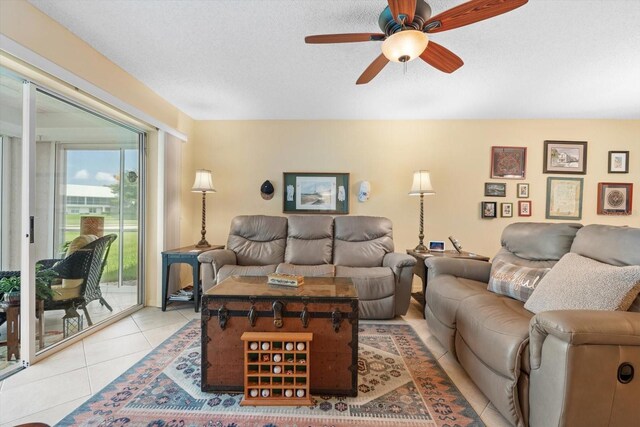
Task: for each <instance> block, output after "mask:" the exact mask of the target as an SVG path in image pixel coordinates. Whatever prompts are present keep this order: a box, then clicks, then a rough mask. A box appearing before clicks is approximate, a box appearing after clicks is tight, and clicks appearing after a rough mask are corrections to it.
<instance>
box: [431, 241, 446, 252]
mask: <svg viewBox="0 0 640 427" xmlns="http://www.w3.org/2000/svg"><path fill="white" fill-rule="evenodd" d="M429 252H444V242H443V241H442V240H429Z"/></svg>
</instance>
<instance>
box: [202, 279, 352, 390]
mask: <svg viewBox="0 0 640 427" xmlns="http://www.w3.org/2000/svg"><path fill="white" fill-rule="evenodd" d="M245 332H310V333H312V334H313V341H312V342H311V349H310V351H311V359H312V360H313V369H312V370H311V372H310V379H309V382H310V387H311V392H312V393H314V394H324V395H326V394H330V395H347V396H356V395H357V393H358V390H357V386H358V293H357V291H356V288H355V286H354V285H353V282H352V281H351V279H350V278H345V277H305V278H304V284H303V285H301V286H299V287H297V288H288V287H284V286H272V285H268V284H267V278H266V277H242V276H232V277H229V278H227V279H226V280H224V281H222V282H221V283H219V284H218V285H216V286H214V287H213V288H211V289H209V290H208V291H207V292H205V293H204V295H203V296H202V381H201V388H202V390H203V391H214V392H234V391H235V392H239V391H242V390H243V388H244V381H243V358H244V353H243V342H242V340H241V336H242V334H243V333H245Z"/></svg>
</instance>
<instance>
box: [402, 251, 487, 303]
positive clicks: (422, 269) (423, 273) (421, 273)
mask: <svg viewBox="0 0 640 427" xmlns="http://www.w3.org/2000/svg"><path fill="white" fill-rule="evenodd" d="M407 254H409V255H411V256H412V257H414V258H415V259H416V260H417V261H418V262H416V265H415V267H413V274H415V275H416V276H418V277H420V279H422V297H423V301H422V302H423V305H424V296H425V295H426V291H427V273H428V271H427V266H426V265H425V263H424V262H425V260H426V259H427V258H431V257H444V258H460V259H475V260H478V261H489V257H486V256H484V255H478V254H474V253H470V252H465V251H462V253H460V252H458V251H444V252H416V251H415V250H413V249H407Z"/></svg>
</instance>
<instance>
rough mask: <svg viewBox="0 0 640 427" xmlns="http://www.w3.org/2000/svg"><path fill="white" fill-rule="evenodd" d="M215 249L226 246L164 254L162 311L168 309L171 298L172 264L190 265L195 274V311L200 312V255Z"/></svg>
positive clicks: (165, 252)
mask: <svg viewBox="0 0 640 427" xmlns="http://www.w3.org/2000/svg"><path fill="white" fill-rule="evenodd" d="M213 249H224V245H211V247H208V248H196V246H195V245H192V246H185V247H184V248H178V249H170V250H168V251H163V252H162V311H165V310H166V309H167V300H168V298H169V295H168V294H169V271H170V269H171V265H172V264H189V265H190V266H191V270H192V272H193V302H194V304H195V310H196V311H199V310H200V262H199V261H198V255H200V254H201V253H203V252H206V251H211V250H213Z"/></svg>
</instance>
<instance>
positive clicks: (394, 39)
mask: <svg viewBox="0 0 640 427" xmlns="http://www.w3.org/2000/svg"><path fill="white" fill-rule="evenodd" d="M428 44H429V37H427V35H426V34H425V33H423V32H422V31H418V30H403V31H399V32H397V33H395V34H392V35H391V36H389V37H388V38H387V39H386V40H385V41H384V42H383V43H382V53H383V54H384V56H386V57H387V59H388V60H389V61H393V62H409V61H413V60H414V59H416V58H417V57H419V56H420V54H421V53H422V52H424V50H425V49H426V48H427V45H428Z"/></svg>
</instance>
